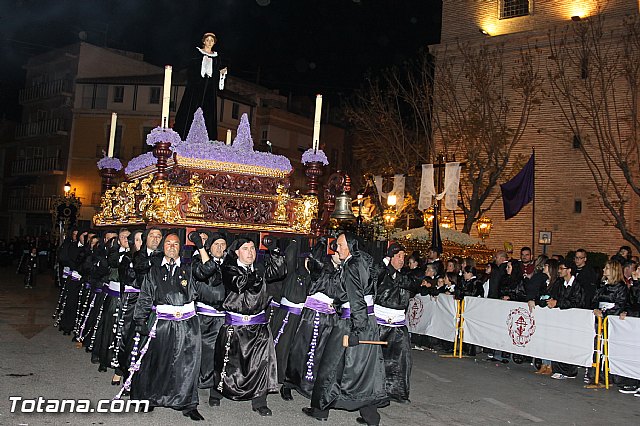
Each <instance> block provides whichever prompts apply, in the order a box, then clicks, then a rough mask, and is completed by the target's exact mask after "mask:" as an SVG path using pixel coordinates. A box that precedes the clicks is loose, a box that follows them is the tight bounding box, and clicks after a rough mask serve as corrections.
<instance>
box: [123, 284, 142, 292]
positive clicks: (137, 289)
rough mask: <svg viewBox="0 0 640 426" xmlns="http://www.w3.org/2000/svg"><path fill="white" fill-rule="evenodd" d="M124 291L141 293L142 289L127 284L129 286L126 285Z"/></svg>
mask: <svg viewBox="0 0 640 426" xmlns="http://www.w3.org/2000/svg"><path fill="white" fill-rule="evenodd" d="M124 292H125V293H140V289H139V288H135V287H131V286H129V285H127V286H125V287H124Z"/></svg>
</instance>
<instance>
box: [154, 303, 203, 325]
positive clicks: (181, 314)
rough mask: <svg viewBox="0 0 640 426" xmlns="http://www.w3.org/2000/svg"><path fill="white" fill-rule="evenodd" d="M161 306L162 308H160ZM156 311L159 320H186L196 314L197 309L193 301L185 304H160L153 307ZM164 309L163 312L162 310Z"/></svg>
mask: <svg viewBox="0 0 640 426" xmlns="http://www.w3.org/2000/svg"><path fill="white" fill-rule="evenodd" d="M160 306H161V308H160V309H158V308H159V307H160ZM152 309H153V310H154V311H156V315H157V316H158V319H159V320H165V321H184V320H188V319H189V318H191V317H194V316H195V315H196V309H195V305H194V303H193V302H190V303H187V304H186V305H183V306H172V305H158V306H154V307H153V308H152ZM160 311H162V312H160Z"/></svg>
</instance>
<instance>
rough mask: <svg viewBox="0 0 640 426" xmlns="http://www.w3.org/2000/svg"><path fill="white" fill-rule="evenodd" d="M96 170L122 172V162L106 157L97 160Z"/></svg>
mask: <svg viewBox="0 0 640 426" xmlns="http://www.w3.org/2000/svg"><path fill="white" fill-rule="evenodd" d="M98 169H100V170H102V169H115V170H122V162H120V159H118V158H112V157H107V156H106V155H105V156H104V157H102V158H101V159H99V160H98Z"/></svg>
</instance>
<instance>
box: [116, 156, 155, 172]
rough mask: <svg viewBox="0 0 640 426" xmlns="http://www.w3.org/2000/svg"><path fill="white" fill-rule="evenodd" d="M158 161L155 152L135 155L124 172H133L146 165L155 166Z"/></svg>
mask: <svg viewBox="0 0 640 426" xmlns="http://www.w3.org/2000/svg"><path fill="white" fill-rule="evenodd" d="M157 162H158V159H157V158H156V157H154V156H153V152H147V153H145V154H142V155H138V156H137V157H133V158H132V159H131V160H130V161H129V163H128V164H127V167H125V169H124V172H125V173H126V174H131V173H133V172H136V171H138V170H141V169H144V168H145V167H149V166H154V165H155V164H156V163H157Z"/></svg>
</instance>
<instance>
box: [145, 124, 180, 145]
mask: <svg viewBox="0 0 640 426" xmlns="http://www.w3.org/2000/svg"><path fill="white" fill-rule="evenodd" d="M158 142H171V145H174V146H175V145H178V144H180V143H181V142H182V139H180V135H179V134H178V133H177V132H175V131H174V130H173V129H170V128H164V127H160V126H158V127H156V128H155V129H153V130H152V131H151V133H149V134H148V135H147V145H151V146H154V145H155V144H156V143H158Z"/></svg>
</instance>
